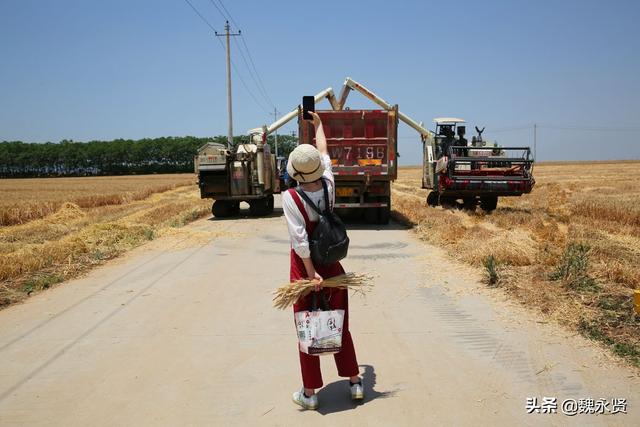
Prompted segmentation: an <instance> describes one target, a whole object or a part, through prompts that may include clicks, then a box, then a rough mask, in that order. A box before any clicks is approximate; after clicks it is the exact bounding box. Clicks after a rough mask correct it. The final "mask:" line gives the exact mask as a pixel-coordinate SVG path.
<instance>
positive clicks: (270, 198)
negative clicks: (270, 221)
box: [265, 194, 274, 215]
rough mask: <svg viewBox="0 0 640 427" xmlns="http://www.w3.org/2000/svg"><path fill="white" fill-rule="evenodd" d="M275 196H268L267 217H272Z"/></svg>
mask: <svg viewBox="0 0 640 427" xmlns="http://www.w3.org/2000/svg"><path fill="white" fill-rule="evenodd" d="M273 204H274V203H273V194H270V195H268V196H267V213H266V214H265V215H271V214H272V213H273Z"/></svg>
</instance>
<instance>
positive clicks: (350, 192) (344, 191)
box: [336, 187, 355, 197]
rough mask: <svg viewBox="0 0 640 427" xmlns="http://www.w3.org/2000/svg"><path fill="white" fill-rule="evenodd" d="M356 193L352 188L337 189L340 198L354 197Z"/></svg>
mask: <svg viewBox="0 0 640 427" xmlns="http://www.w3.org/2000/svg"><path fill="white" fill-rule="evenodd" d="M354 193H355V189H354V188H350V187H342V188H336V194H337V195H338V196H340V197H349V196H353V194H354Z"/></svg>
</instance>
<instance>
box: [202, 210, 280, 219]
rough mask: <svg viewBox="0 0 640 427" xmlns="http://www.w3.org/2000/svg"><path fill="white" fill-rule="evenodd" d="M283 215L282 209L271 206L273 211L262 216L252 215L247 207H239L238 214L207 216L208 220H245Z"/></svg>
mask: <svg viewBox="0 0 640 427" xmlns="http://www.w3.org/2000/svg"><path fill="white" fill-rule="evenodd" d="M283 215H284V211H283V210H282V208H273V213H271V214H269V215H263V216H253V215H251V214H250V213H249V209H240V214H238V215H234V216H230V217H226V218H218V217H215V216H212V217H211V218H209V221H230V220H239V219H247V220H260V219H265V218H279V217H281V216H283Z"/></svg>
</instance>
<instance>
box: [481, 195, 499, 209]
mask: <svg viewBox="0 0 640 427" xmlns="http://www.w3.org/2000/svg"><path fill="white" fill-rule="evenodd" d="M497 206H498V196H486V197H480V207H481V208H482V210H483V211H485V212H491V211H493V210H495V208H496V207H497Z"/></svg>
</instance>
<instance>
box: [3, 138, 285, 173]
mask: <svg viewBox="0 0 640 427" xmlns="http://www.w3.org/2000/svg"><path fill="white" fill-rule="evenodd" d="M211 141H213V142H219V143H222V144H226V141H227V137H226V136H221V135H220V136H216V137H204V138H202V137H195V136H182V137H175V136H170V137H160V138H144V139H139V140H131V139H115V140H112V141H89V142H77V141H73V140H66V139H65V140H62V141H60V142H59V143H53V142H46V143H27V142H22V141H3V142H0V177H2V178H27V177H45V176H87V175H129V174H150V173H184V172H192V171H193V158H194V156H195V155H196V153H197V151H198V148H200V147H201V146H202V145H204V144H205V143H207V142H211ZM248 141H249V137H248V136H247V135H240V136H234V138H233V142H234V146H237V144H239V143H247V142H248ZM267 141H268V143H269V145H270V147H271V152H272V153H275V142H274V137H273V135H270V136H269V137H268V140H267ZM296 144H297V138H296V137H294V136H290V135H279V136H278V154H279V155H281V156H282V155H284V156H288V155H289V153H290V152H291V150H293V148H295V145H296Z"/></svg>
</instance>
